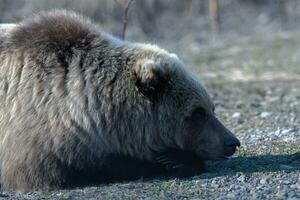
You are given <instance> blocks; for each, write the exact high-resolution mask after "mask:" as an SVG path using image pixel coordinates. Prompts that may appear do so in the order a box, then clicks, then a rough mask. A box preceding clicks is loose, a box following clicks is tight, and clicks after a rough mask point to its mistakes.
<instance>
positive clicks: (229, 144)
mask: <svg viewBox="0 0 300 200" xmlns="http://www.w3.org/2000/svg"><path fill="white" fill-rule="evenodd" d="M240 146H241V143H240V141H239V140H238V139H237V138H236V137H234V136H231V137H230V138H227V139H226V140H225V142H224V147H225V148H224V155H225V156H232V155H233V154H234V153H235V152H236V148H237V147H240Z"/></svg>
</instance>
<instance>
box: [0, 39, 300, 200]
mask: <svg viewBox="0 0 300 200" xmlns="http://www.w3.org/2000/svg"><path fill="white" fill-rule="evenodd" d="M299 35H300V34H297V33H295V34H290V33H289V34H287V33H279V34H277V35H275V36H272V37H271V38H268V39H261V38H259V37H258V38H259V39H253V38H252V39H247V38H246V39H243V40H239V41H235V42H232V41H231V42H232V43H229V42H227V43H226V42H220V43H218V44H217V45H213V46H211V45H207V46H204V47H201V48H199V47H197V46H195V47H194V48H190V49H189V50H184V49H183V50H181V51H184V52H183V53H182V54H183V57H184V59H185V60H189V62H188V63H189V64H190V66H192V68H193V70H194V71H195V72H197V73H198V74H199V76H200V77H201V78H202V79H204V81H205V83H206V86H207V88H208V89H209V91H210V93H211V94H212V96H213V99H214V100H215V103H216V112H217V115H218V116H219V118H221V120H222V121H223V122H224V123H225V124H226V125H227V126H228V127H229V128H230V129H231V130H232V131H233V132H234V133H235V134H236V135H237V136H238V138H239V139H240V140H241V143H242V146H241V148H240V149H239V151H238V153H237V154H236V155H235V156H234V157H233V158H231V159H230V160H227V161H223V162H209V163H208V171H207V172H206V173H204V174H201V175H199V176H196V177H193V178H190V179H184V180H179V179H170V180H158V179H157V180H139V181H135V182H126V183H117V184H110V185H101V186H99V187H88V188H80V189H74V190H63V191H55V192H47V193H30V194H12V193H4V192H3V193H0V199H149V200H150V199H290V200H292V199H293V200H294V199H300V145H299V144H300V87H299V86H300V57H299V55H300V48H298V46H299V45H298V44H299V42H300V39H299V38H300V37H299ZM297 42H298V43H297Z"/></svg>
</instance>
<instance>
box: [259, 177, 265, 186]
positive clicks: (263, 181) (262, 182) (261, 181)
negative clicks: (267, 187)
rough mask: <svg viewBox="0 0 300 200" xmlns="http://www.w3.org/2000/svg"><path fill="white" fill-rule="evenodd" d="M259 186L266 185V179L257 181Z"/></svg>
mask: <svg viewBox="0 0 300 200" xmlns="http://www.w3.org/2000/svg"><path fill="white" fill-rule="evenodd" d="M259 183H260V184H263V185H264V184H266V183H267V179H266V178H262V179H261V180H260V181H259Z"/></svg>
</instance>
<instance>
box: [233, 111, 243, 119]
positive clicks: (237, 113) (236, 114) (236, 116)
mask: <svg viewBox="0 0 300 200" xmlns="http://www.w3.org/2000/svg"><path fill="white" fill-rule="evenodd" d="M240 116H241V113H239V112H235V113H233V115H232V116H231V117H232V118H239V117H240Z"/></svg>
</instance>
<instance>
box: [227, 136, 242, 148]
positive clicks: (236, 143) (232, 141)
mask: <svg viewBox="0 0 300 200" xmlns="http://www.w3.org/2000/svg"><path fill="white" fill-rule="evenodd" d="M225 146H227V147H240V146H241V143H240V141H239V140H238V139H237V138H236V137H231V138H229V139H227V140H226V141H225Z"/></svg>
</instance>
